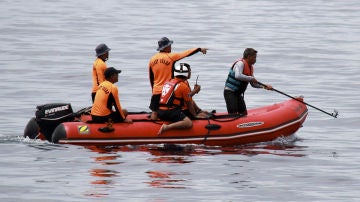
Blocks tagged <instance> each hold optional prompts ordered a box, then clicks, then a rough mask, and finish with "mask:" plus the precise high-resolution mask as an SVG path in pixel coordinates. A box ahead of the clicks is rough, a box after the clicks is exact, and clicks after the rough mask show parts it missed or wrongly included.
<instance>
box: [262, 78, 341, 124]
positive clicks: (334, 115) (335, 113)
mask: <svg viewBox="0 0 360 202" xmlns="http://www.w3.org/2000/svg"><path fill="white" fill-rule="evenodd" d="M257 83H258V84H259V85H261V86H262V87H265V86H266V85H265V84H263V83H261V82H259V81H258V82H257ZM270 90H272V91H275V92H277V93H280V94H282V95H285V96H287V97H289V98H292V99H294V100H296V101H298V102H301V103H303V104H305V105H307V106H309V107H312V108H314V109H317V110H319V111H321V112H323V113H325V114H327V115H329V116H332V117H334V118H337V116H338V114H339V112H338V111H337V110H335V109H334V112H333V113H329V112H326V111H324V110H322V109H319V108H317V107H315V106H313V105H311V104H308V103H306V102H304V101H302V100H299V99H297V98H296V97H293V96H291V95H288V94H286V93H284V92H281V91H279V90H276V89H275V88H272V89H270Z"/></svg>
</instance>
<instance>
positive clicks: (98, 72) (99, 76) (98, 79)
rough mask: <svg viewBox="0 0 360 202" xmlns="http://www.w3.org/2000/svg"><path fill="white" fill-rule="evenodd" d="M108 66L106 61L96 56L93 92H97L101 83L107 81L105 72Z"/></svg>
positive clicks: (93, 71) (93, 72)
mask: <svg viewBox="0 0 360 202" xmlns="http://www.w3.org/2000/svg"><path fill="white" fill-rule="evenodd" d="M106 68H107V65H106V63H105V62H104V61H103V60H102V59H100V58H96V60H95V62H94V64H93V70H92V80H93V86H92V92H93V93H95V92H96V91H97V90H98V88H99V84H100V83H102V82H103V81H105V75H104V72H105V70H106Z"/></svg>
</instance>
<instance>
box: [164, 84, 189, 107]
mask: <svg viewBox="0 0 360 202" xmlns="http://www.w3.org/2000/svg"><path fill="white" fill-rule="evenodd" d="M178 83H180V81H179V80H177V79H171V80H170V81H167V82H165V84H164V86H163V88H162V91H161V97H160V105H161V106H167V107H173V106H178V105H176V104H174V99H178V100H180V105H179V107H181V106H183V105H184V102H183V99H181V98H176V97H175V90H176V88H177V85H178Z"/></svg>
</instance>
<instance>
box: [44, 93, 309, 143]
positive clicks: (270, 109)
mask: <svg viewBox="0 0 360 202" xmlns="http://www.w3.org/2000/svg"><path fill="white" fill-rule="evenodd" d="M298 99H300V100H302V99H301V98H298ZM307 114H308V110H307V107H306V105H304V104H303V103H302V102H299V101H297V100H294V99H292V100H288V101H284V102H281V103H276V104H273V105H269V106H265V107H260V108H256V109H251V110H248V115H246V116H242V117H239V116H237V115H234V116H232V115H227V114H226V113H215V114H214V116H213V117H211V118H209V119H201V120H193V127H192V128H191V129H176V130H169V131H166V132H164V133H163V134H161V135H158V131H159V129H160V127H161V125H162V124H163V123H167V122H163V121H151V120H149V119H148V113H138V114H130V115H129V118H131V119H132V120H133V123H131V124H129V123H114V124H112V127H111V128H113V129H114V130H113V131H104V130H103V129H109V127H108V124H106V123H91V122H89V121H86V120H87V119H89V115H83V116H82V117H81V119H80V120H82V121H69V122H64V123H61V124H59V125H58V126H57V127H56V128H55V130H54V132H53V133H52V137H51V141H52V142H54V143H61V144H77V145H142V144H167V143H170V144H203V145H211V146H233V145H243V144H249V143H258V142H266V141H272V140H274V139H276V138H278V137H282V136H283V137H286V136H289V135H292V134H294V133H295V132H296V131H297V130H298V129H299V128H300V127H301V126H302V124H303V122H304V121H305V119H306V117H307ZM167 124H168V123H167Z"/></svg>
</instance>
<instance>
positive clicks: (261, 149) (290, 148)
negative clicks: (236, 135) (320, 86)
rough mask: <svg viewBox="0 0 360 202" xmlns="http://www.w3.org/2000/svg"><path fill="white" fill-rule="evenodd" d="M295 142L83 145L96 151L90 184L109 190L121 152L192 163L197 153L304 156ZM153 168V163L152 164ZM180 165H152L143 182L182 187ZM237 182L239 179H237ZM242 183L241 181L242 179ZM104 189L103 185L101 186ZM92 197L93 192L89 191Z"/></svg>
mask: <svg viewBox="0 0 360 202" xmlns="http://www.w3.org/2000/svg"><path fill="white" fill-rule="evenodd" d="M294 142H295V141H286V142H285V141H283V140H281V141H275V142H267V143H263V144H254V145H245V146H236V147H207V146H203V145H165V144H164V145H139V146H107V147H99V146H87V147H86V148H87V149H89V150H91V151H92V152H96V154H97V155H96V156H95V157H92V158H93V159H94V161H95V162H96V165H97V168H93V169H91V170H90V171H89V172H90V175H91V176H94V177H95V179H94V180H92V181H91V182H90V184H92V185H96V186H99V185H103V186H107V188H108V189H105V190H106V191H104V192H108V191H109V187H111V186H112V185H114V184H116V183H118V182H117V180H119V174H120V171H118V169H119V167H118V166H114V165H118V164H123V163H124V162H122V155H121V154H122V153H124V152H145V153H148V154H151V156H150V157H149V158H147V160H148V161H149V162H150V165H151V164H152V165H153V164H181V165H183V164H191V163H193V162H194V161H196V158H194V157H196V156H207V155H211V156H213V155H244V156H250V157H251V156H255V155H276V156H290V157H303V156H305V155H306V154H305V152H304V150H305V148H304V147H300V146H296V145H295V144H294ZM99 165H100V168H99V167H98V166H99ZM152 167H156V166H152ZM177 168H179V167H174V169H171V170H166V169H164V167H162V166H160V167H159V168H157V167H156V168H152V169H150V170H146V171H144V174H145V175H147V176H148V179H147V180H145V181H144V182H143V183H145V184H148V185H149V186H151V187H154V188H166V189H185V188H186V187H187V186H186V184H187V183H188V182H187V180H186V178H184V176H187V175H191V173H186V172H182V171H177V170H176V169H177ZM236 183H239V182H236ZM241 184H243V182H241ZM99 188H101V187H97V189H96V191H97V194H96V195H97V196H104V195H106V194H105V193H102V192H101V193H100V194H99ZM103 188H104V187H103ZM92 196H93V194H92Z"/></svg>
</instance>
